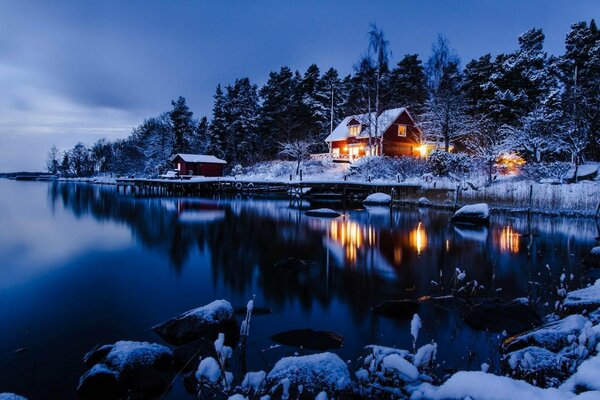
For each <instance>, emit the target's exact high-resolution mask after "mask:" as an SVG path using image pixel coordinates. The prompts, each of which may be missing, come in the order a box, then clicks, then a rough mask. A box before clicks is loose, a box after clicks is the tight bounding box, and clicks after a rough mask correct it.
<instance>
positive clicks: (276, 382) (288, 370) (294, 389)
mask: <svg viewBox="0 0 600 400" xmlns="http://www.w3.org/2000/svg"><path fill="white" fill-rule="evenodd" d="M350 384H351V379H350V371H348V366H347V365H346V363H345V362H344V361H343V360H342V359H341V358H340V357H338V356H337V355H335V354H333V353H319V354H311V355H308V356H301V357H284V358H282V359H281V360H279V361H277V363H276V364H275V366H274V367H273V369H272V370H271V372H269V374H268V375H267V378H266V380H265V387H267V388H268V389H269V390H268V393H274V394H275V396H273V398H276V399H279V398H281V390H282V389H281V387H282V386H288V387H289V389H290V390H289V393H290V394H298V388H299V386H302V389H301V390H302V393H303V397H302V398H304V396H311V397H310V398H314V397H315V396H316V395H317V394H318V393H320V392H321V391H325V392H327V394H328V395H329V396H330V398H336V399H337V398H348V397H347V396H346V397H344V394H346V395H347V394H348V393H345V390H347V389H349V387H350ZM277 394H279V396H277ZM290 398H297V397H295V396H290ZM307 398H308V397H307Z"/></svg>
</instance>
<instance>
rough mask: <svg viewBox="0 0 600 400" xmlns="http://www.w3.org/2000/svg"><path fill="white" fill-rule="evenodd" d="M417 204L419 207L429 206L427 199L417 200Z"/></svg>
mask: <svg viewBox="0 0 600 400" xmlns="http://www.w3.org/2000/svg"><path fill="white" fill-rule="evenodd" d="M417 204H418V205H420V206H428V205H430V204H431V202H430V201H429V199H428V198H427V197H421V198H420V199H419V200H417Z"/></svg>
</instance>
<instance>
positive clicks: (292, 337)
mask: <svg viewBox="0 0 600 400" xmlns="http://www.w3.org/2000/svg"><path fill="white" fill-rule="evenodd" d="M271 340H273V341H274V342H277V343H279V344H284V345H287V346H295V347H303V348H307V349H312V350H330V349H339V348H340V347H342V346H343V344H344V338H343V337H341V336H340V335H338V334H336V333H334V332H329V331H315V330H312V329H294V330H291V331H285V332H281V333H278V334H276V335H273V336H271Z"/></svg>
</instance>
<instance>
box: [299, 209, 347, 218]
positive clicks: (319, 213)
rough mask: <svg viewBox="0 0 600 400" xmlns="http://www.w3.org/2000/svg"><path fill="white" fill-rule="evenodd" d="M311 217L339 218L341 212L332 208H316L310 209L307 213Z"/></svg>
mask: <svg viewBox="0 0 600 400" xmlns="http://www.w3.org/2000/svg"><path fill="white" fill-rule="evenodd" d="M305 214H306V215H308V216H309V217H321V218H337V217H339V216H340V215H342V214H340V213H339V212H337V211H335V210H332V209H330V208H315V209H314V210H308V211H307V212H306V213H305Z"/></svg>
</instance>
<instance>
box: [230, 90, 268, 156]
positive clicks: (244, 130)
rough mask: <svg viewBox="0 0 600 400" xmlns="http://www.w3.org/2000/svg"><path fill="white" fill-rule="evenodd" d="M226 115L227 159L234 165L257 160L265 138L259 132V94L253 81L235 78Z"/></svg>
mask: <svg viewBox="0 0 600 400" xmlns="http://www.w3.org/2000/svg"><path fill="white" fill-rule="evenodd" d="M223 110H224V116H225V126H226V136H225V157H226V158H227V159H228V160H231V162H232V163H247V162H254V161H257V154H260V150H261V146H262V142H263V141H262V140H261V139H262V138H261V137H260V136H259V131H258V93H257V87H256V85H253V84H251V83H250V79H248V78H242V79H236V81H235V83H234V85H233V86H227V97H226V101H225V104H224V107H223Z"/></svg>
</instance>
